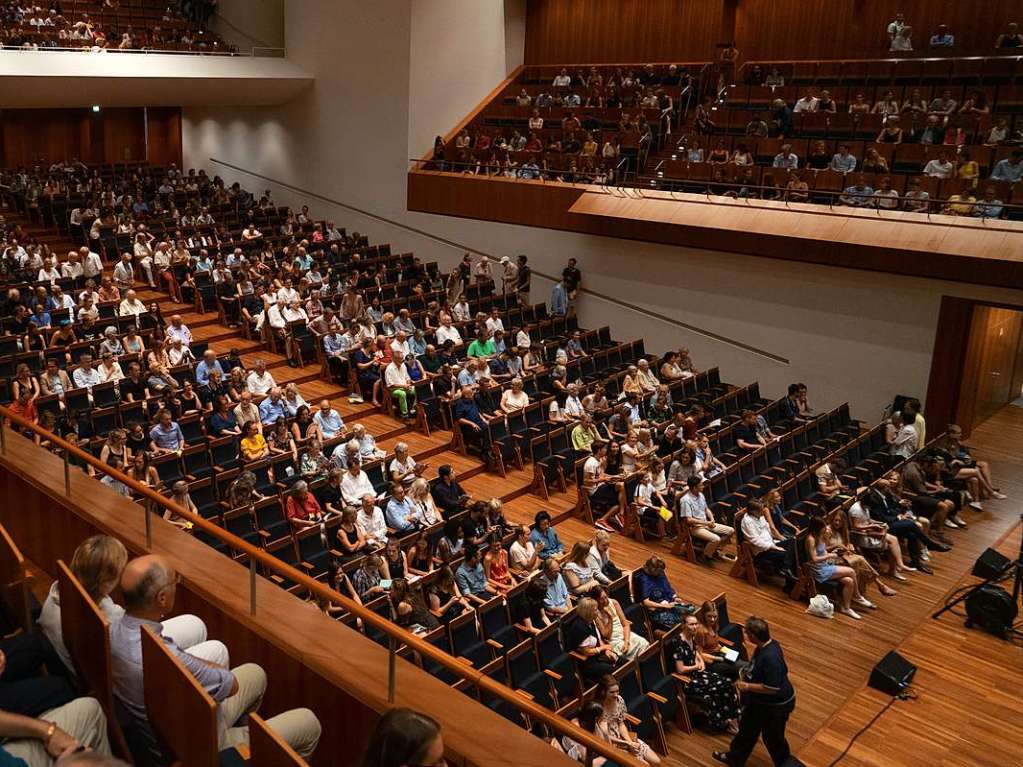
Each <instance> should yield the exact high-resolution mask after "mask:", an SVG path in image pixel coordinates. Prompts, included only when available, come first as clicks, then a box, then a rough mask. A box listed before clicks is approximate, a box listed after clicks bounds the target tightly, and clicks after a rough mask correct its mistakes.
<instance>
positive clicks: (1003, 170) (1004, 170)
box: [991, 149, 1023, 184]
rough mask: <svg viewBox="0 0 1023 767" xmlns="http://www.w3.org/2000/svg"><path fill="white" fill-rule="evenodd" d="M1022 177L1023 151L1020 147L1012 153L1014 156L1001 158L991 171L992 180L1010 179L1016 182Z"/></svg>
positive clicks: (1013, 182) (1009, 180)
mask: <svg viewBox="0 0 1023 767" xmlns="http://www.w3.org/2000/svg"><path fill="white" fill-rule="evenodd" d="M1021 178H1023V151H1020V150H1019V149H1017V150H1015V151H1014V152H1013V153H1012V157H1006V158H1005V159H1004V160H999V161H998V162H997V163H996V164H995V169H994V171H993V172H992V173H991V180H992V181H1008V182H1009V183H1012V184H1015V183H1016V182H1017V181H1019V180H1020V179H1021Z"/></svg>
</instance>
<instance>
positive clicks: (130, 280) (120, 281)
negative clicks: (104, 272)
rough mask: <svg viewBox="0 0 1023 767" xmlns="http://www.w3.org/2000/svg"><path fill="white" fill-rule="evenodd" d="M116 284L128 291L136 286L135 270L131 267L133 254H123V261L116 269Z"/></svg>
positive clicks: (118, 263) (119, 262)
mask: <svg viewBox="0 0 1023 767" xmlns="http://www.w3.org/2000/svg"><path fill="white" fill-rule="evenodd" d="M114 284H115V285H117V287H119V288H120V289H121V290H127V289H128V288H130V287H131V286H132V285H134V284H135V269H134V268H133V267H132V265H131V253H122V254H121V260H120V261H118V262H117V266H115V267H114Z"/></svg>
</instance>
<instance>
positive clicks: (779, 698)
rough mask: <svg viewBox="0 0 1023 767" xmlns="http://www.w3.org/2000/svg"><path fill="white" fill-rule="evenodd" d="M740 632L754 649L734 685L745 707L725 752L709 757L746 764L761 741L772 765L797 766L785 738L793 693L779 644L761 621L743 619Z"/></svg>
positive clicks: (791, 710)
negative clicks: (736, 730) (743, 676)
mask: <svg viewBox="0 0 1023 767" xmlns="http://www.w3.org/2000/svg"><path fill="white" fill-rule="evenodd" d="M693 617H695V616H693ZM687 620H688V619H687ZM743 633H744V635H745V637H746V640H747V641H749V642H751V643H752V644H753V645H754V646H755V647H756V649H755V650H754V651H753V657H752V659H751V661H750V665H749V668H748V669H747V673H746V675H745V678H744V679H742V680H740V681H739V682H737V683H736V687H737V688H738V690H739V693H740V695H741V696H742V700H743V703H744V704H745V705H744V706H743V708H742V716H741V718H740V719H739V732H738V733H737V734H736V736H735V737H734V738H732V743H731V746H730V747H729V749H728V751H727V752H726V751H715V752H714V753H713V756H714V758H715V759H716V760H717V761H719V762H722V763H723V764H728V765H733V767H738V765H743V764H746V761H747V760H748V759H749V756H750V754H751V753H752V752H753V748H754V746H756V744H757V739H758V738H763V740H764V745H765V746H767V751H768V753H770V755H771V761H773V762H774V763H775V764H778V765H781V764H800V762H798V761H793V760H792V759H791V756H792V752H791V751H790V749H789V744H788V741H787V740H786V739H785V727H786V726H787V725H788V721H789V715H791V714H792V712H793V710H795V708H796V691H795V689H794V688H793V687H792V682H790V681H789V668H788V664H786V662H785V654H784V653H783V652H782V649H781V645H779V644H778V642H776V641H775V640H774V639H771V629H770V627H769V626H768V625H767V621H765V620H764V619H763V618H758V617H756V616H750V617H749V618H747V619H746V624H745V625H744V626H743Z"/></svg>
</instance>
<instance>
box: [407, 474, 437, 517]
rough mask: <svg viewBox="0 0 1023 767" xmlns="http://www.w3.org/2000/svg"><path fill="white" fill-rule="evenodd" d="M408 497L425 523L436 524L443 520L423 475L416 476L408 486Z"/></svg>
mask: <svg viewBox="0 0 1023 767" xmlns="http://www.w3.org/2000/svg"><path fill="white" fill-rule="evenodd" d="M408 498H409V500H410V501H411V502H412V505H413V506H415V507H416V511H417V512H418V514H419V516H420V517H421V518H422V520H423V522H424V523H425V524H427V525H436V524H438V523H440V522H443V521H444V517H442V516H441V514H440V512H439V511H437V505H436V504H435V503H434V502H433V496H432V495H431V494H430V483H429V481H428V480H426V479H424V478H423V477H419V478H417V479H416V480H415V481H414V482H413V483H412V484H411V485H410V486H409V489H408Z"/></svg>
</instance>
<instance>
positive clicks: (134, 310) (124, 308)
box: [117, 290, 146, 317]
mask: <svg viewBox="0 0 1023 767" xmlns="http://www.w3.org/2000/svg"><path fill="white" fill-rule="evenodd" d="M145 313H146V305H145V304H144V303H142V302H141V301H139V299H138V296H137V294H136V293H135V291H134V290H129V291H128V292H127V293H125V294H124V300H123V301H121V303H120V304H119V305H118V307H117V314H118V316H120V317H129V316H132V317H138V316H139V315H140V314H145Z"/></svg>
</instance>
